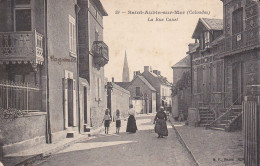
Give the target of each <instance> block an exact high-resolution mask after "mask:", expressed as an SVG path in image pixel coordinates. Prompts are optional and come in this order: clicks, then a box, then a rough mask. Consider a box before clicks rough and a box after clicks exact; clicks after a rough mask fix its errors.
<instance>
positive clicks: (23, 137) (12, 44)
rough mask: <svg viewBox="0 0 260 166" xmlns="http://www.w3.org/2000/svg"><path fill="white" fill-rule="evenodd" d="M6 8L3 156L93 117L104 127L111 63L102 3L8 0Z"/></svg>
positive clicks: (0, 37)
mask: <svg viewBox="0 0 260 166" xmlns="http://www.w3.org/2000/svg"><path fill="white" fill-rule="evenodd" d="M88 3H89V4H88ZM0 10H1V15H0V73H1V74H0V80H1V83H0V115H1V116H0V118H1V120H0V135H2V136H3V137H2V140H1V141H0V142H2V143H3V147H0V149H3V151H4V154H8V153H14V152H17V151H20V150H24V149H27V148H28V147H33V146H35V145H37V144H42V143H46V142H47V143H52V142H56V141H59V140H60V139H63V138H66V137H67V136H74V134H77V133H79V131H83V128H84V124H86V123H87V124H88V123H90V122H91V120H92V121H93V122H92V123H93V125H97V122H95V120H94V119H97V120H96V121H99V119H100V118H99V117H101V116H103V112H102V111H103V110H104V108H105V107H106V92H105V82H104V69H103V66H104V65H105V64H106V63H107V62H108V47H107V46H106V45H105V44H104V42H102V36H103V31H102V30H103V27H102V17H103V16H105V15H107V14H106V12H105V10H104V8H103V7H102V4H101V3H100V1H99V0H93V1H91V0H90V1H84V0H79V1H78V2H77V1H75V0H69V1H60V0H52V1H47V0H2V1H0ZM57 11H59V12H57ZM79 11H80V12H79ZM86 11H88V12H86ZM84 12H85V13H84ZM84 24H85V25H84ZM88 24H91V26H88ZM88 27H91V28H92V29H91V30H89V29H88ZM86 29H87V30H89V31H85V30H86ZM89 35H90V36H89ZM78 46H79V47H78ZM88 46H90V47H91V49H89V48H88ZM79 62H81V63H79ZM79 75H80V76H81V77H82V78H80V77H79ZM97 89H98V90H97ZM93 96H94V97H93ZM87 103H88V104H87ZM90 110H92V112H91V111H90ZM91 113H92V114H91ZM101 114H102V115H101ZM91 117H93V118H94V119H93V118H91ZM99 124H100V123H99ZM0 137H1V136H0Z"/></svg>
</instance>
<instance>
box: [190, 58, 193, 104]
mask: <svg viewBox="0 0 260 166" xmlns="http://www.w3.org/2000/svg"><path fill="white" fill-rule="evenodd" d="M189 55H190V77H191V79H190V85H191V86H190V94H191V97H190V99H191V100H190V101H191V105H192V98H193V96H192V93H193V92H192V84H193V78H192V77H193V74H192V72H193V70H192V54H191V53H189Z"/></svg>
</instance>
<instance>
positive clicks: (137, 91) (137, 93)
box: [135, 87, 141, 96]
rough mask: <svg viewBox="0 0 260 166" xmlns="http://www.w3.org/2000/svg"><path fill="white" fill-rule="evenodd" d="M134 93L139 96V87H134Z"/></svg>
mask: <svg viewBox="0 0 260 166" xmlns="http://www.w3.org/2000/svg"><path fill="white" fill-rule="evenodd" d="M135 94H136V96H141V89H140V87H136V88H135Z"/></svg>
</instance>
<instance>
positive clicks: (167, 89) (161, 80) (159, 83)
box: [141, 66, 172, 110]
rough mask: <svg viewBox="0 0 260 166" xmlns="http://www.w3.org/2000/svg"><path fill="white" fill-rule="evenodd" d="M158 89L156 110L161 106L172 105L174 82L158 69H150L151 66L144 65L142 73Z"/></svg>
mask: <svg viewBox="0 0 260 166" xmlns="http://www.w3.org/2000/svg"><path fill="white" fill-rule="evenodd" d="M141 75H142V76H143V77H144V78H145V79H146V80H147V81H148V82H149V83H150V84H151V85H152V86H153V87H154V88H155V90H156V110H158V109H159V107H160V106H171V105H172V97H171V88H172V84H171V83H170V82H169V81H168V80H167V78H166V77H163V76H162V75H161V72H160V71H158V70H153V71H151V70H150V67H149V66H144V72H143V73H142V74H141Z"/></svg>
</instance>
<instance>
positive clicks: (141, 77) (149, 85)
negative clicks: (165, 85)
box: [132, 75, 156, 91]
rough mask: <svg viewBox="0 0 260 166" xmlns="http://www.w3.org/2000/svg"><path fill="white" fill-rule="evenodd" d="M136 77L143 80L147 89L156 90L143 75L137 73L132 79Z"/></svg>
mask: <svg viewBox="0 0 260 166" xmlns="http://www.w3.org/2000/svg"><path fill="white" fill-rule="evenodd" d="M136 78H140V80H141V81H143V82H144V83H145V84H146V85H147V86H148V88H149V89H151V90H152V91H156V89H155V88H154V87H153V86H152V85H151V84H150V83H149V82H148V81H147V80H146V79H145V78H144V77H143V76H141V75H137V76H136V77H135V78H134V79H133V81H134V80H135V79H136ZM133 81H132V82H133Z"/></svg>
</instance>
